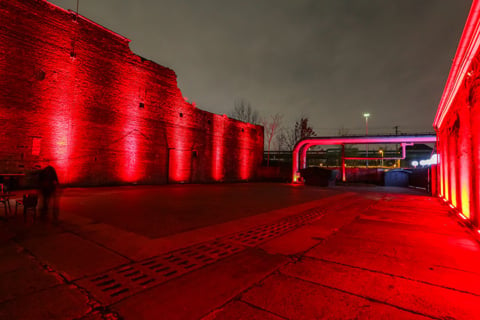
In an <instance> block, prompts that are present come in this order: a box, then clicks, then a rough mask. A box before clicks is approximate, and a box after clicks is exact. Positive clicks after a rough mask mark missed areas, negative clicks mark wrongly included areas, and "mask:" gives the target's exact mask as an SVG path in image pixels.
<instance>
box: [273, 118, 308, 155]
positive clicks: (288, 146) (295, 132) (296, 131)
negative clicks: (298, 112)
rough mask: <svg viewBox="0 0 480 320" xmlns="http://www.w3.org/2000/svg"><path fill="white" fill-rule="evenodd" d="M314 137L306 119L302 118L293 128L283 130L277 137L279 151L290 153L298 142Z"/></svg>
mask: <svg viewBox="0 0 480 320" xmlns="http://www.w3.org/2000/svg"><path fill="white" fill-rule="evenodd" d="M316 135H317V134H316V133H315V130H313V128H312V127H311V126H310V125H309V124H308V118H307V117H302V118H300V119H299V120H297V121H296V122H295V126H294V127H293V128H283V130H282V132H281V133H280V134H279V136H278V144H279V146H280V148H281V149H283V150H289V151H292V150H293V148H294V147H295V145H296V144H297V142H298V141H300V140H302V139H304V138H307V137H314V136H316Z"/></svg>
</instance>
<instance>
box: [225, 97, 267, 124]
mask: <svg viewBox="0 0 480 320" xmlns="http://www.w3.org/2000/svg"><path fill="white" fill-rule="evenodd" d="M230 117H231V118H233V119H237V120H240V121H243V122H248V123H253V124H259V123H260V117H259V115H258V111H256V110H254V109H253V108H252V105H251V104H250V102H248V101H247V100H245V99H238V100H235V105H234V108H233V111H232V113H231V114H230Z"/></svg>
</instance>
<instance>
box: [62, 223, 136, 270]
mask: <svg viewBox="0 0 480 320" xmlns="http://www.w3.org/2000/svg"><path fill="white" fill-rule="evenodd" d="M60 228H62V227H61V226H60ZM62 230H64V231H65V233H70V234H73V235H75V236H77V237H79V238H80V239H82V240H85V241H88V242H90V243H93V244H95V245H97V246H99V247H101V248H103V249H105V250H107V251H110V252H112V253H114V254H116V255H118V256H120V257H122V258H124V259H126V260H128V261H130V263H133V262H135V261H134V260H132V259H130V258H129V257H127V256H126V255H124V254H122V253H120V252H118V251H116V250H113V249H112V248H109V247H107V246H105V245H104V244H102V243H100V242H97V241H94V240H92V239H88V238H85V237H84V236H82V235H81V234H79V233H76V232H74V231H72V230H68V229H64V228H62Z"/></svg>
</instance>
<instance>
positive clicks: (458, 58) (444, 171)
mask: <svg viewBox="0 0 480 320" xmlns="http://www.w3.org/2000/svg"><path fill="white" fill-rule="evenodd" d="M479 45H480V2H479V1H478V0H474V1H473V4H472V8H471V11H470V15H469V17H468V19H467V24H466V26H465V29H464V31H463V34H462V38H461V39H460V43H459V46H458V49H457V53H456V55H455V59H454V61H453V65H452V68H451V70H450V75H449V77H448V80H447V83H446V86H445V90H444V92H443V95H442V99H441V101H440V105H439V107H438V111H437V115H436V117H435V121H434V127H435V130H436V132H437V138H438V142H437V150H438V154H439V159H440V162H439V166H438V170H437V171H438V178H439V179H438V181H439V182H438V193H439V195H440V196H441V197H442V198H444V199H445V200H446V201H447V202H449V203H450V205H451V206H452V207H453V208H455V209H456V210H457V212H458V214H459V215H460V216H461V217H462V218H464V219H468V220H469V221H470V222H471V223H472V225H473V226H475V227H477V228H478V227H479V215H480V129H479V128H480V52H479Z"/></svg>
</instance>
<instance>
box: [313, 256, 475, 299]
mask: <svg viewBox="0 0 480 320" xmlns="http://www.w3.org/2000/svg"><path fill="white" fill-rule="evenodd" d="M306 258H307V259H312V260H317V261H322V262H326V263H331V264H338V265H341V266H344V267H349V268H352V269H358V270H362V271H367V272H371V273H378V274H382V275H386V276H390V277H394V278H400V279H404V280H408V281H413V282H418V283H423V284H426V285H429V286H433V287H437V288H442V289H448V290H452V291H456V292H460V293H465V294H469V295H472V296H476V297H480V294H477V293H473V292H470V291H466V290H461V289H456V288H452V287H448V286H443V285H440V284H435V283H432V282H428V281H425V280H418V279H414V278H410V277H406V276H402V275H399V274H394V273H389V272H384V271H380V270H373V269H368V268H364V267H359V266H354V265H349V264H346V263H341V262H338V261H332V260H327V259H323V258H315V257H311V256H308V257H306Z"/></svg>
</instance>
